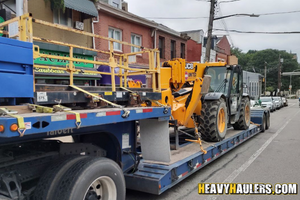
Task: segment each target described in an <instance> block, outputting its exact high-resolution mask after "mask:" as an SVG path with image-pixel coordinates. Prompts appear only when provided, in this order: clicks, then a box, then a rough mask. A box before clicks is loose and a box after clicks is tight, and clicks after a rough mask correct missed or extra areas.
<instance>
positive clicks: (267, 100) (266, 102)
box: [260, 97, 276, 112]
mask: <svg viewBox="0 0 300 200" xmlns="http://www.w3.org/2000/svg"><path fill="white" fill-rule="evenodd" d="M260 101H261V105H262V106H264V107H267V108H269V109H270V111H271V112H273V111H275V110H276V105H275V103H274V102H273V99H272V97H260Z"/></svg>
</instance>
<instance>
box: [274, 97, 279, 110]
mask: <svg viewBox="0 0 300 200" xmlns="http://www.w3.org/2000/svg"><path fill="white" fill-rule="evenodd" d="M272 99H273V100H274V101H275V107H276V109H277V110H278V109H280V108H281V103H280V101H279V97H272Z"/></svg>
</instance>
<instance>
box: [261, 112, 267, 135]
mask: <svg viewBox="0 0 300 200" xmlns="http://www.w3.org/2000/svg"><path fill="white" fill-rule="evenodd" d="M265 124H266V114H264V115H263V118H262V123H261V125H260V130H261V132H265V130H266V129H265Z"/></svg>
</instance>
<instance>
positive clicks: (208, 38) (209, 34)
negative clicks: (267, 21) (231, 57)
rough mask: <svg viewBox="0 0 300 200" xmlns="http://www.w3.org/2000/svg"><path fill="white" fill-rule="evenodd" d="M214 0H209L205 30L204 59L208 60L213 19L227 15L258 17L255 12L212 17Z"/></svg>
mask: <svg viewBox="0 0 300 200" xmlns="http://www.w3.org/2000/svg"><path fill="white" fill-rule="evenodd" d="M214 5H215V0H211V2H210V16H209V22H208V31H207V42H206V52H205V61H206V62H208V61H209V59H210V46H211V37H212V29H213V21H214V20H219V19H224V18H228V17H234V16H249V17H259V15H255V14H232V15H226V16H221V17H216V18H214V12H215V8H214Z"/></svg>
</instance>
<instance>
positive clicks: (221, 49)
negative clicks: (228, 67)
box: [215, 35, 231, 63]
mask: <svg viewBox="0 0 300 200" xmlns="http://www.w3.org/2000/svg"><path fill="white" fill-rule="evenodd" d="M215 48H216V52H217V55H216V61H222V62H227V63H228V56H230V55H231V51H230V44H229V41H228V39H227V37H226V36H225V35H224V36H223V37H221V38H218V41H217V43H216V47H215Z"/></svg>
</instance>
